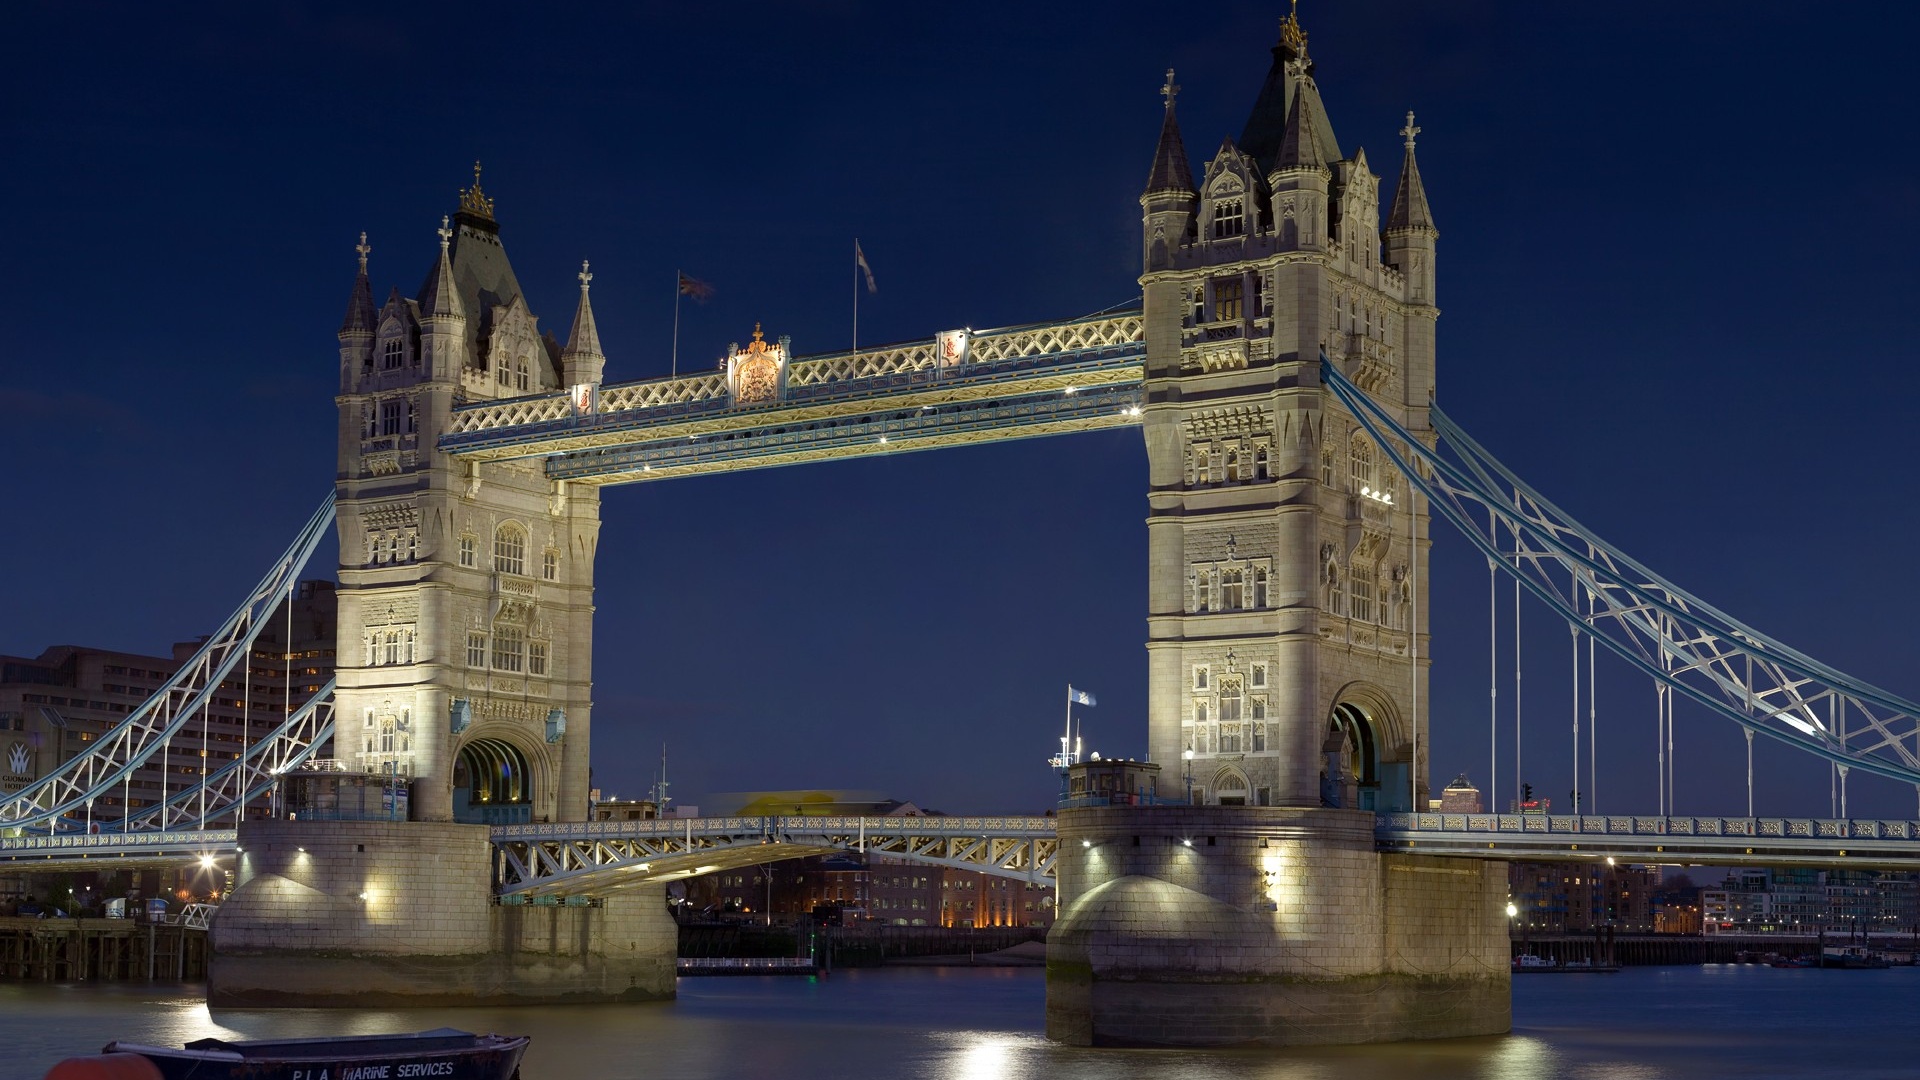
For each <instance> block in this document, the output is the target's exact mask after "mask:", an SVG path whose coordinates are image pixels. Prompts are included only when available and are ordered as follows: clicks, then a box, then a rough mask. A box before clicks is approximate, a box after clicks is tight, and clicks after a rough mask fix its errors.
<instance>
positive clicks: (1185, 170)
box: [1146, 101, 1194, 195]
mask: <svg viewBox="0 0 1920 1080" xmlns="http://www.w3.org/2000/svg"><path fill="white" fill-rule="evenodd" d="M1168 191H1173V192H1180V193H1182V194H1186V195H1192V194H1193V193H1194V186H1193V169H1192V168H1190V167H1189V166H1188V165H1187V145H1186V143H1184V142H1182V141H1181V140H1180V124H1179V122H1178V121H1176V120H1175V119H1174V118H1173V103H1172V102H1171V101H1169V102H1168V103H1167V117H1166V119H1165V120H1162V121H1161V122H1160V142H1159V144H1158V145H1156V146H1155V147H1154V148H1153V171H1152V172H1151V173H1149V174H1147V190H1146V194H1148V195H1155V194H1159V193H1161V192H1168Z"/></svg>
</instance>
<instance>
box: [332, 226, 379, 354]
mask: <svg viewBox="0 0 1920 1080" xmlns="http://www.w3.org/2000/svg"><path fill="white" fill-rule="evenodd" d="M353 250H354V251H356V252H358V253H359V255H360V274H359V276H358V277H356V278H354V279H353V296H352V297H350V298H349V299H348V300H347V317H346V318H345V319H342V320H341V322H340V332H341V333H343V334H345V333H350V332H353V331H361V332H365V333H369V334H371V333H373V324H374V320H375V319H376V318H377V316H376V315H375V314H374V310H373V284H372V283H371V282H369V281H368V280H367V256H368V255H371V254H372V253H373V249H372V248H370V247H368V246H367V234H366V233H361V234H360V242H359V243H358V244H356V245H354V248H353Z"/></svg>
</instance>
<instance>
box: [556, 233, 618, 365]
mask: <svg viewBox="0 0 1920 1080" xmlns="http://www.w3.org/2000/svg"><path fill="white" fill-rule="evenodd" d="M578 276H579V278H580V308H579V310H577V311H575V312H574V313H573V329H572V330H570V331H568V332H567V347H566V349H564V350H563V351H562V352H561V353H560V359H561V361H562V362H563V363H565V364H566V366H567V367H568V369H569V370H571V369H572V367H573V362H574V361H575V360H580V359H593V360H604V359H606V355H607V354H606V353H603V352H601V351H600V330H599V328H598V327H597V326H595V325H594V322H593V304H592V302H591V301H589V300H588V299H587V290H588V289H590V288H592V287H593V274H592V273H590V272H589V270H588V263H587V262H586V260H584V259H583V260H581V262H580V273H579V275H578Z"/></svg>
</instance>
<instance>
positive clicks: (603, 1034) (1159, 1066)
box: [0, 965, 1920, 1080]
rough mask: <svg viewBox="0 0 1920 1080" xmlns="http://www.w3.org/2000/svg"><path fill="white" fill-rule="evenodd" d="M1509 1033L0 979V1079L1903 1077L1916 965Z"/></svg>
mask: <svg viewBox="0 0 1920 1080" xmlns="http://www.w3.org/2000/svg"><path fill="white" fill-rule="evenodd" d="M1515 989H1516V991H1517V993H1516V995H1515V1001H1514V1023H1515V1033H1514V1034H1512V1035H1507V1036H1501V1037H1492V1038H1474V1039H1450V1040H1443V1041H1439V1042H1422V1043H1398V1044H1392V1045H1382V1046H1358V1047H1311V1048H1302V1049H1297V1050H1285V1051H1274V1050H1239V1051H1220V1052H1197V1051H1169V1050H1161V1051H1112V1050H1082V1049H1075V1048H1071V1047H1062V1046H1056V1045H1054V1044H1052V1043H1049V1042H1048V1041H1047V1040H1046V1038H1045V1036H1044V1034H1043V1033H1042V1029H1043V1022H1044V1020H1043V1009H1044V1003H1045V997H1046V989H1045V981H1044V978H1043V976H1042V975H1041V973H1040V972H1038V971H1035V970H1032V969H1011V970H1010V969H991V968H980V969H967V968H949V969H928V968H904V969H891V970H861V971H843V972H839V973H836V974H835V975H834V976H832V977H831V978H827V979H816V980H809V979H796V978H738V979H729V978H714V979H687V980H682V982H681V996H680V999H679V1000H678V1001H676V1002H671V1003H655V1004H647V1005H592V1006H571V1007H542V1008H527V1009H417V1010H391V1009H389V1010H364V1011H357V1010H263V1011H248V1010H221V1011H219V1012H217V1013H209V1011H208V1009H207V1007H206V1005H205V1003H204V1002H203V1001H201V1000H200V998H199V996H198V987H191V986H189V987H171V988H158V989H154V988H147V987H143V986H140V985H137V984H120V985H79V986H47V985H41V984H32V985H22V984H8V985H0V1080H13V1078H15V1077H18V1078H20V1080H37V1078H38V1077H39V1076H40V1075H41V1074H42V1073H44V1072H45V1071H46V1069H48V1068H49V1067H51V1065H52V1064H53V1063H54V1062H55V1061H58V1060H59V1059H61V1058H63V1057H67V1056H70V1055H73V1054H79V1053H91V1052H93V1051H96V1050H98V1049H99V1047H100V1045H101V1044H102V1043H104V1042H106V1041H107V1040H108V1039H112V1038H122V1039H132V1040H136V1041H141V1042H152V1043H159V1044H162V1045H178V1044H180V1043H182V1042H185V1041H186V1040H188V1039H196V1038H201V1037H204V1036H207V1035H222V1036H234V1037H242V1038H245V1037H263V1036H268V1035H281V1036H298V1035H324V1034H328V1033H335V1034H373V1033H378V1032H389V1031H410V1030H421V1029H425V1028H432V1027H440V1026H443V1025H445V1026H452V1027H463V1028H468V1029H471V1030H481V1031H507V1032H516V1033H518V1032H525V1033H528V1034H531V1035H532V1036H533V1045H532V1048H531V1050H530V1051H529V1052H528V1055H527V1059H526V1063H525V1067H524V1069H523V1072H524V1075H525V1077H526V1080H627V1078H634V1080H640V1078H646V1080H659V1078H671V1080H708V1078H711V1080H761V1078H765V1080H784V1078H801V1077H807V1078H813V1077H829V1076H830V1077H838V1076H859V1077H862V1078H870V1080H890V1078H893V1077H905V1078H914V1080H1063V1078H1064V1080H1145V1078H1149V1077H1152V1078H1159V1077H1166V1076H1177V1077H1180V1078H1181V1080H1389V1078H1391V1080H1402V1078H1409V1077H1419V1078H1423V1080H1424V1078H1432V1080H1456V1078H1457V1080H1542V1078H1552V1077H1570V1078H1576V1080H1679V1078H1686V1080H1694V1078H1711V1077H1727V1078H1738V1080H1760V1078H1769V1077H1803V1076H1815V1075H1818V1076H1847V1077H1860V1078H1863V1080H1872V1078H1879V1077H1886V1078H1892V1077H1903V1078H1905V1077H1911V1076H1913V1075H1915V1073H1916V1069H1915V1065H1914V1062H1915V1060H1916V1055H1917V1054H1920V1038H1917V1037H1916V1034H1915V1030H1916V1028H1915V1025H1914V1023H1913V1020H1912V1017H1913V1014H1914V1010H1915V1008H1916V1007H1920V972H1916V971H1915V970H1913V969H1896V970H1894V971H1857V972H1855V971H1816V970H1794V971H1782V970H1774V969H1770V968H1760V967H1736V966H1733V965H1718V966H1711V967H1706V968H1686V967H1673V968H1631V969H1628V970H1627V971H1625V972H1623V973H1621V974H1619V975H1594V976H1586V975H1572V976H1559V977H1553V978H1547V977H1540V976H1535V977H1529V978H1522V979H1519V980H1516V982H1515Z"/></svg>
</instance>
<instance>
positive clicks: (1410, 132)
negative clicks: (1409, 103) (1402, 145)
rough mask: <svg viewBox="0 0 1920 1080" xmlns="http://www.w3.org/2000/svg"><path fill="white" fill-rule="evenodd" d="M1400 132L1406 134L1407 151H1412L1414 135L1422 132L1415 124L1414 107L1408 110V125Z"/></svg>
mask: <svg viewBox="0 0 1920 1080" xmlns="http://www.w3.org/2000/svg"><path fill="white" fill-rule="evenodd" d="M1400 134H1401V135H1404V136H1406V139H1407V152H1408V153H1412V152H1413V137H1414V136H1415V135H1418V134H1420V129H1419V128H1417V127H1414V126H1413V110H1412V109H1408V110H1407V126H1406V127H1403V128H1401V129H1400Z"/></svg>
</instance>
